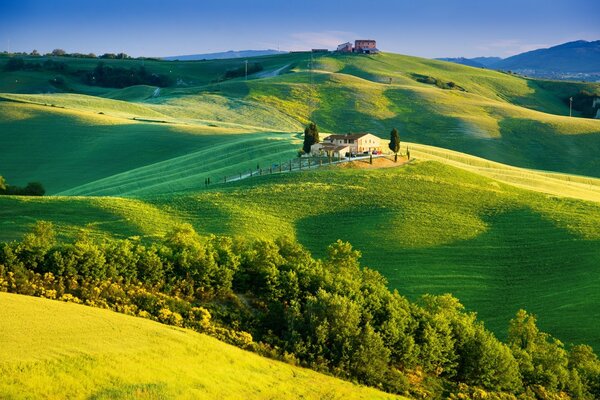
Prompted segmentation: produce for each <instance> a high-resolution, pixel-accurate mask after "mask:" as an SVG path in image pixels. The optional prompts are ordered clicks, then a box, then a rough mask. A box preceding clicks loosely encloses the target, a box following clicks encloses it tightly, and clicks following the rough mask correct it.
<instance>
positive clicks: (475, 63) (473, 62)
mask: <svg viewBox="0 0 600 400" xmlns="http://www.w3.org/2000/svg"><path fill="white" fill-rule="evenodd" d="M436 60H441V61H449V62H453V63H456V64H462V65H468V66H470V67H477V68H489V67H490V66H491V65H493V64H495V63H497V62H498V61H501V60H502V59H501V58H500V57H475V58H464V57H457V58H436Z"/></svg>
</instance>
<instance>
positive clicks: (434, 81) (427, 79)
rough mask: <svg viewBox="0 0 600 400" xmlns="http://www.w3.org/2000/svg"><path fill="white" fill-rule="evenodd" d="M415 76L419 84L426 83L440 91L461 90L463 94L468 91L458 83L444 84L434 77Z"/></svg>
mask: <svg viewBox="0 0 600 400" xmlns="http://www.w3.org/2000/svg"><path fill="white" fill-rule="evenodd" d="M413 76H414V78H415V80H416V81H417V82H421V83H425V84H428V85H435V86H437V87H439V88H440V89H447V90H460V91H461V92H464V91H466V90H465V88H463V87H461V86H458V85H457V84H456V83H454V82H451V81H450V82H444V81H442V80H440V79H437V78H434V77H432V76H427V75H419V74H413Z"/></svg>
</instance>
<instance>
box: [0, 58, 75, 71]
mask: <svg viewBox="0 0 600 400" xmlns="http://www.w3.org/2000/svg"><path fill="white" fill-rule="evenodd" d="M4 68H5V69H6V70H7V71H22V70H31V71H41V70H45V71H55V72H67V64H66V63H64V62H60V61H54V60H45V61H44V62H28V61H25V60H24V59H22V58H19V57H14V58H11V59H9V60H8V61H7V62H6V65H5V66H4Z"/></svg>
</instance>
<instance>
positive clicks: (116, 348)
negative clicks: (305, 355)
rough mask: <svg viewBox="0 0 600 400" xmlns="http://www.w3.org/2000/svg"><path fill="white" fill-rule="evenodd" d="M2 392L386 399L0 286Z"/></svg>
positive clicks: (141, 322)
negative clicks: (0, 289) (12, 292)
mask: <svg viewBox="0 0 600 400" xmlns="http://www.w3.org/2000/svg"><path fill="white" fill-rule="evenodd" d="M0 319H1V320H2V324H1V325H0V372H1V375H0V397H2V398H3V399H58V398H69V399H165V398H181V399H215V398H219V399H273V398H282V397H284V398H302V399H395V398H400V397H395V396H392V395H388V394H385V393H381V392H378V391H376V390H373V389H368V388H364V387H359V386H356V385H353V384H351V383H349V382H344V381H341V380H337V379H335V378H332V377H328V376H325V375H321V374H318V373H316V372H313V371H310V370H306V369H302V368H297V367H293V366H291V365H289V364H284V363H281V362H277V361H272V360H268V359H266V358H263V357H260V356H258V355H256V354H253V353H250V352H246V351H243V350H240V349H238V348H236V347H233V346H229V345H226V344H224V343H222V342H220V341H218V340H216V339H213V338H210V337H208V336H205V335H201V334H198V333H196V332H193V331H189V330H185V329H179V328H173V327H169V326H166V325H161V324H159V323H156V322H152V321H149V320H145V319H141V318H135V317H130V316H126V315H122V314H117V313H115V312H112V311H107V310H101V309H96V308H90V307H85V306H81V305H76V304H71V303H62V302H58V301H52V300H46V299H38V298H33V297H27V296H21V295H14V294H6V293H0Z"/></svg>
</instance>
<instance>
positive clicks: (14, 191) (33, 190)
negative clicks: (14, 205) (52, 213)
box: [0, 175, 46, 196]
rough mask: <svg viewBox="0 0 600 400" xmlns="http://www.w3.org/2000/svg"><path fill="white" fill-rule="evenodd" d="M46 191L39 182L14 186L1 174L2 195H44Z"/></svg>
mask: <svg viewBox="0 0 600 400" xmlns="http://www.w3.org/2000/svg"><path fill="white" fill-rule="evenodd" d="M45 193H46V189H44V186H42V184H41V183H39V182H29V183H28V184H27V186H25V187H19V186H13V185H9V184H7V183H6V180H5V179H4V177H3V176H1V175H0V195H17V196H43V195H44V194H45Z"/></svg>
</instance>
